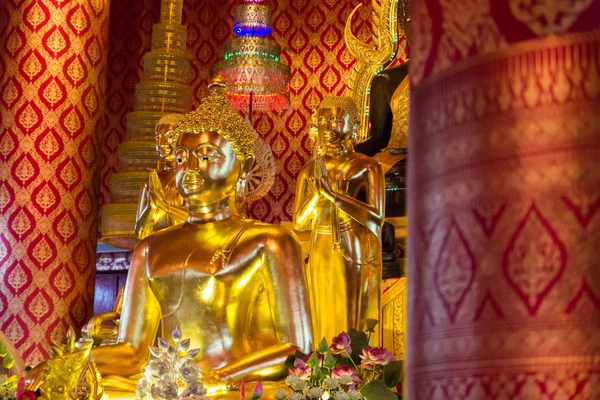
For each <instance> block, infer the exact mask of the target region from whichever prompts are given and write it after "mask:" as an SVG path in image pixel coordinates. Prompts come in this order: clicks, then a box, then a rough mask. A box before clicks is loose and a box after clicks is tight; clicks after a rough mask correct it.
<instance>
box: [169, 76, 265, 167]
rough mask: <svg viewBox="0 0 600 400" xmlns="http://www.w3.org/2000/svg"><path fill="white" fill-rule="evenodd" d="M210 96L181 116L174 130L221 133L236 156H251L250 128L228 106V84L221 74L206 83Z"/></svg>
mask: <svg viewBox="0 0 600 400" xmlns="http://www.w3.org/2000/svg"><path fill="white" fill-rule="evenodd" d="M208 88H209V90H210V95H208V96H207V97H205V98H204V100H203V101H202V104H200V105H199V106H198V107H197V108H196V109H195V110H194V111H192V112H190V113H188V114H186V115H184V116H183V118H182V119H181V121H180V122H179V124H177V127H176V128H175V133H176V134H177V135H178V136H181V134H182V133H190V132H191V133H200V132H202V131H213V132H218V133H219V134H221V135H223V137H224V138H225V139H227V140H228V141H229V143H231V146H232V147H233V150H234V151H235V154H236V155H237V158H238V159H240V160H243V159H244V158H246V156H247V155H252V156H253V155H254V134H253V132H252V127H251V126H250V125H249V124H248V122H246V120H244V118H242V116H241V115H240V114H239V113H238V112H237V111H236V110H234V109H233V107H231V103H230V102H229V100H228V99H227V85H226V84H225V81H224V80H223V78H221V77H220V76H217V77H215V78H213V79H211V81H210V83H209V84H208Z"/></svg>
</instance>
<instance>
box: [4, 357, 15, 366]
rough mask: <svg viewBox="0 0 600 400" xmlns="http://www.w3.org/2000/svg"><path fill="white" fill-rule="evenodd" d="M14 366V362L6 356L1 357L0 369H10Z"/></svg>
mask: <svg viewBox="0 0 600 400" xmlns="http://www.w3.org/2000/svg"><path fill="white" fill-rule="evenodd" d="M14 365H15V360H13V359H12V357H11V356H9V355H8V354H7V355H5V356H4V357H2V367H3V368H5V369H11V368H12V367H13V366H14Z"/></svg>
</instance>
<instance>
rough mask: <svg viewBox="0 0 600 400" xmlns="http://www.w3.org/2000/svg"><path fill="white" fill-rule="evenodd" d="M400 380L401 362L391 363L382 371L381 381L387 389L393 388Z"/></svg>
mask: <svg viewBox="0 0 600 400" xmlns="http://www.w3.org/2000/svg"><path fill="white" fill-rule="evenodd" d="M401 380H402V361H392V362H391V363H389V364H388V365H386V366H385V369H384V370H383V381H384V382H385V385H386V386H387V387H389V388H395V387H396V386H397V385H398V384H399V383H400V381H401Z"/></svg>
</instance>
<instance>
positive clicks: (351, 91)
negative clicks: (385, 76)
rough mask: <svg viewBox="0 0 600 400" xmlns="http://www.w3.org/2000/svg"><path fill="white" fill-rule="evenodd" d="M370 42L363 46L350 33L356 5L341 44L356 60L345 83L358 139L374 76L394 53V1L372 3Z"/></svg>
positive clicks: (364, 124) (366, 122)
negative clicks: (357, 123) (354, 110)
mask: <svg viewBox="0 0 600 400" xmlns="http://www.w3.org/2000/svg"><path fill="white" fill-rule="evenodd" d="M372 5H373V11H372V18H373V19H372V20H373V22H372V28H371V29H372V31H373V43H372V44H369V43H364V42H362V41H361V40H360V39H358V38H357V37H356V36H355V35H354V33H353V32H352V26H351V25H352V17H353V16H354V14H355V13H356V11H357V10H358V9H359V8H360V7H361V6H362V4H359V5H357V6H356V7H355V8H354V10H352V12H351V13H350V16H349V17H348V19H347V20H346V27H345V29H344V41H345V42H346V46H347V47H348V51H350V53H351V54H352V55H353V56H354V57H355V58H356V59H357V62H356V64H355V65H354V68H353V69H352V73H351V76H350V82H349V83H348V93H347V95H349V96H350V97H352V98H353V99H354V102H355V103H356V105H357V106H358V108H359V110H360V114H361V115H360V127H359V129H358V133H357V134H358V140H359V141H363V140H365V139H366V138H367V134H368V132H369V103H370V101H369V93H370V88H371V82H372V81H373V78H374V77H375V75H377V74H378V73H379V72H380V71H382V70H383V69H384V68H385V67H386V66H387V65H389V63H391V62H392V60H393V59H394V57H395V56H396V51H397V50H398V0H372Z"/></svg>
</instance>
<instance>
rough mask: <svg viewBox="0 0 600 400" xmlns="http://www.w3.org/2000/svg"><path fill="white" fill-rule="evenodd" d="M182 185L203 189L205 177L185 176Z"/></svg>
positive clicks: (189, 188) (186, 187)
mask: <svg viewBox="0 0 600 400" xmlns="http://www.w3.org/2000/svg"><path fill="white" fill-rule="evenodd" d="M181 186H183V187H184V188H185V189H188V190H201V189H202V187H203V186H204V179H195V178H183V181H182V182H181Z"/></svg>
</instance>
